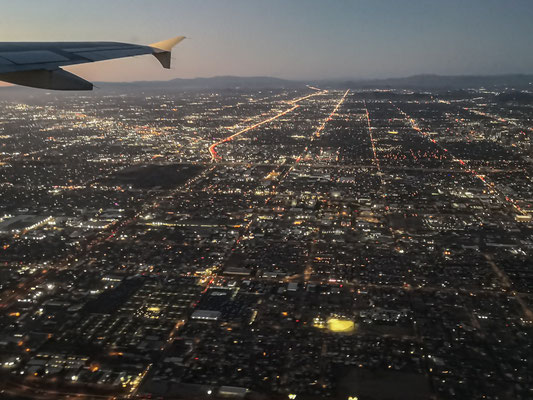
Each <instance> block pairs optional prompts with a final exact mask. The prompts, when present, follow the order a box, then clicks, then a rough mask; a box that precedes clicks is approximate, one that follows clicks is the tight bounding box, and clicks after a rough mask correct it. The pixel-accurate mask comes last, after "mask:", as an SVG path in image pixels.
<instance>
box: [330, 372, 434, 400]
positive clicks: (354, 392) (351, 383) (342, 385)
mask: <svg viewBox="0 0 533 400" xmlns="http://www.w3.org/2000/svg"><path fill="white" fill-rule="evenodd" d="M337 376H338V382H337V387H338V389H337V398H339V399H347V398H348V396H357V397H358V398H359V399H361V400H364V399H373V400H374V399H375V400H378V399H379V400H427V399H429V398H430V396H431V392H430V388H429V382H428V379H427V377H425V376H424V375H420V374H416V373H411V372H400V371H393V370H374V371H372V370H368V369H362V368H340V369H339V371H338V373H337Z"/></svg>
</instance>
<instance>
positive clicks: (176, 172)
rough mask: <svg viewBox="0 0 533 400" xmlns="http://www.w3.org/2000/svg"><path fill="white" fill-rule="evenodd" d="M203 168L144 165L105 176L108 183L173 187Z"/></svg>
mask: <svg viewBox="0 0 533 400" xmlns="http://www.w3.org/2000/svg"><path fill="white" fill-rule="evenodd" d="M202 170H203V167H201V166H197V165H181V164H169V165H143V166H140V167H131V168H125V169H123V170H121V171H118V172H116V173H114V174H113V175H111V176H109V177H107V178H105V179H104V180H103V181H102V182H101V183H104V184H107V185H119V186H132V187H133V188H135V189H156V188H161V189H172V188H175V187H176V186H179V185H181V184H183V183H185V182H187V181H188V180H189V179H191V178H192V177H194V176H196V175H197V174H199V173H200V172H201V171H202Z"/></svg>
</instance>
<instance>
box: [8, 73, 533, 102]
mask: <svg viewBox="0 0 533 400" xmlns="http://www.w3.org/2000/svg"><path fill="white" fill-rule="evenodd" d="M308 84H309V85H314V86H317V87H320V88H332V89H347V88H349V89H407V90H413V91H424V90H428V91H450V92H453V93H455V94H456V95H460V94H461V91H464V90H465V89H475V88H481V87H485V88H487V89H497V90H501V91H502V92H504V91H505V92H507V91H512V90H515V91H520V90H530V91H531V90H533V74H529V75H520V74H509V75H487V76H474V75H471V76H442V75H414V76H409V77H405V78H389V79H370V80H363V79H361V80H339V79H326V80H308V81H304V80H288V79H280V78H273V77H268V76H251V77H242V76H214V77H210V78H192V79H181V78H177V79H172V80H169V81H138V82H96V83H95V85H96V87H98V88H99V89H100V90H99V91H101V90H120V91H130V90H135V91H138V90H150V89H157V90H158V91H161V90H165V89H167V90H238V89H256V90H257V89H293V88H294V89H296V88H303V87H305V86H306V85H308ZM23 90H27V91H31V92H33V93H36V91H35V89H24V88H22V87H0V93H2V94H5V95H7V94H8V93H10V92H11V94H12V93H15V92H19V91H23ZM97 92H98V91H97ZM55 93H59V92H55ZM464 94H466V92H464V93H463V95H464ZM522 97H523V96H522ZM520 100H523V98H521V99H520Z"/></svg>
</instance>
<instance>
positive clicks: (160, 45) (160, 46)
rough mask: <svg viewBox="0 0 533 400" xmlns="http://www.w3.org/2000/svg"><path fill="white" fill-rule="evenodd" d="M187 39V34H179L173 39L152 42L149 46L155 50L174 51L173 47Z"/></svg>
mask: <svg viewBox="0 0 533 400" xmlns="http://www.w3.org/2000/svg"><path fill="white" fill-rule="evenodd" d="M183 39H185V36H177V37H175V38H172V39H167V40H162V41H161V42H157V43H152V44H150V45H149V46H150V47H152V48H153V49H154V50H155V51H157V50H160V51H172V48H173V47H174V46H175V45H177V44H178V43H179V42H181V41H182V40H183Z"/></svg>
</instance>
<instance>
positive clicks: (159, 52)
mask: <svg viewBox="0 0 533 400" xmlns="http://www.w3.org/2000/svg"><path fill="white" fill-rule="evenodd" d="M183 39H185V36H177V37H175V38H172V39H167V40H163V41H161V42H157V43H152V44H151V45H150V47H151V48H152V49H153V51H154V52H153V55H154V56H155V58H157V59H158V60H159V62H160V63H161V65H162V66H163V68H167V69H168V68H170V56H171V51H172V48H173V47H174V46H175V45H177V44H178V43H179V42H181V41H182V40H183Z"/></svg>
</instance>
